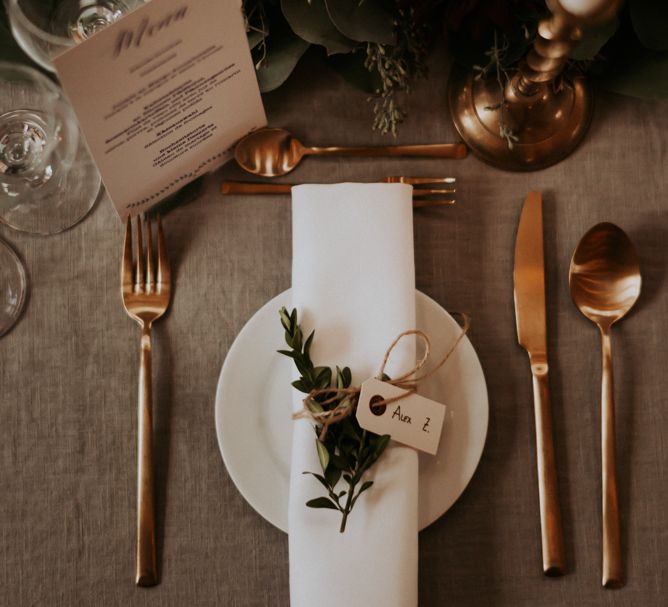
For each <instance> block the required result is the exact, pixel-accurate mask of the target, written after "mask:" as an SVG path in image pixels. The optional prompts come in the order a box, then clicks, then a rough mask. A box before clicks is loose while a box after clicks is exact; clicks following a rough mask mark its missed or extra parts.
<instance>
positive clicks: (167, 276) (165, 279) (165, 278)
mask: <svg viewBox="0 0 668 607" xmlns="http://www.w3.org/2000/svg"><path fill="white" fill-rule="evenodd" d="M171 280H172V278H171V270H170V268H169V260H168V259H167V247H166V246H165V234H164V232H163V231H162V219H161V218H160V215H158V285H159V288H160V290H163V289H164V288H166V289H169V287H170V284H171Z"/></svg>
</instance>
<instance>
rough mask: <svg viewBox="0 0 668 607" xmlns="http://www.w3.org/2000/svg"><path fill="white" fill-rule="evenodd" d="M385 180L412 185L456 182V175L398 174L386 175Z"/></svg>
mask: <svg viewBox="0 0 668 607" xmlns="http://www.w3.org/2000/svg"><path fill="white" fill-rule="evenodd" d="M383 181H385V182H386V183H409V184H411V185H422V184H425V185H426V184H432V183H433V184H436V183H456V182H457V178H456V177H406V176H405V175H398V176H394V177H386V178H385V179H384V180H383Z"/></svg>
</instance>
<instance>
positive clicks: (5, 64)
mask: <svg viewBox="0 0 668 607" xmlns="http://www.w3.org/2000/svg"><path fill="white" fill-rule="evenodd" d="M0 70H13V71H15V72H23V73H24V74H25V75H26V76H30V77H31V78H32V79H33V80H37V81H38V82H41V83H42V84H46V88H48V89H50V90H52V91H53V92H54V93H56V94H57V95H58V96H59V97H64V95H63V90H62V89H61V88H60V86H58V84H57V83H56V82H54V81H53V80H51V78H49V77H48V76H47V75H46V74H44V73H43V72H41V71H40V70H38V69H36V68H34V67H32V66H30V65H25V64H24V63H18V62H16V61H5V60H4V59H0Z"/></svg>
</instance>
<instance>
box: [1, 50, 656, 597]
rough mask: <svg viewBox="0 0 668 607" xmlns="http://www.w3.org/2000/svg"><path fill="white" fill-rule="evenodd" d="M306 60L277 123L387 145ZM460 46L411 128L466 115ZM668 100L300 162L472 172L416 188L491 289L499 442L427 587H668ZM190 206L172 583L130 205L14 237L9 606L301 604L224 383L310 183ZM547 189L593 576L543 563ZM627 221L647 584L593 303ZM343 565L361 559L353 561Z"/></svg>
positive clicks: (471, 278)
mask: <svg viewBox="0 0 668 607" xmlns="http://www.w3.org/2000/svg"><path fill="white" fill-rule="evenodd" d="M312 61H313V60H311V62H310V63H309V62H307V64H306V65H302V66H300V67H298V69H297V72H296V74H295V75H294V77H293V78H291V80H290V81H289V82H288V83H287V85H286V86H285V87H284V88H282V89H281V90H279V91H277V92H274V93H271V94H269V95H267V96H266V106H267V111H268V115H269V120H270V123H271V124H272V125H276V126H283V127H287V128H289V129H290V130H292V131H294V133H296V134H298V135H299V136H300V137H301V138H303V140H304V141H305V142H309V143H313V144H319V143H329V142H331V143H334V144H346V145H347V144H368V143H370V142H373V143H386V142H387V141H388V138H387V137H382V136H380V135H378V134H377V133H374V134H372V133H371V132H370V130H369V125H370V118H371V106H370V104H368V103H367V102H366V100H365V99H366V96H365V95H364V94H363V93H360V92H357V91H356V90H354V89H352V88H351V87H350V86H349V85H348V84H346V83H345V82H344V81H342V80H341V79H340V78H339V77H338V76H336V75H334V74H332V73H331V72H328V71H327V70H322V69H320V68H319V66H318V64H317V63H316V64H314V63H313V62H312ZM446 76H447V65H446V62H445V60H444V59H443V58H442V57H436V58H435V60H434V64H433V65H432V69H431V77H430V78H429V80H427V81H422V82H421V83H420V84H419V86H418V87H417V88H416V91H415V93H414V94H413V96H412V97H411V98H410V116H409V118H408V120H407V121H406V123H405V124H404V125H403V126H402V128H401V131H400V133H399V137H398V142H400V143H415V142H425V143H427V142H442V141H451V140H453V139H454V132H453V127H452V126H451V123H450V120H449V117H448V112H447V108H446V101H445V98H446V95H445V93H446ZM667 132H668V104H667V103H666V102H643V101H638V100H633V99H629V98H623V97H619V96H612V95H603V94H601V95H600V96H599V98H598V102H597V107H596V113H595V116H594V120H593V124H592V126H591V130H590V131H589V133H588V135H587V137H586V140H585V141H584V143H583V145H582V146H581V147H580V148H579V149H578V150H577V151H576V152H575V153H574V154H573V155H572V156H570V157H569V158H568V159H567V160H565V161H563V162H562V163H561V164H559V165H557V166H555V167H552V168H549V169H547V170H543V171H539V172H534V173H525V174H519V173H508V172H502V171H499V170H496V169H494V168H491V167H488V166H486V165H484V164H483V163H481V162H480V161H478V160H477V159H476V158H473V157H470V158H468V159H466V160H464V161H442V160H420V159H418V160H408V159H406V160H401V159H392V160H387V161H378V160H372V159H360V160H355V161H351V160H346V159H312V160H308V161H305V162H304V163H303V164H302V166H301V167H300V168H299V169H298V170H297V171H295V172H294V173H293V174H292V175H291V179H293V180H295V181H298V182H309V181H311V182H313V181H315V182H317V181H326V182H335V181H346V180H359V181H372V180H375V179H377V178H379V177H382V176H385V175H391V174H407V175H454V176H456V177H457V179H458V188H459V193H458V200H457V205H456V206H455V207H450V208H439V209H424V210H420V211H416V212H415V222H414V226H415V262H416V268H417V287H418V288H419V289H420V290H422V291H424V292H425V293H427V294H428V295H430V296H431V297H433V298H434V299H436V301H438V302H439V303H440V304H441V305H443V306H444V307H445V308H446V309H448V310H457V311H465V312H468V313H469V314H470V315H471V317H472V319H473V325H472V328H471V332H470V338H471V341H472V342H473V345H474V347H475V348H476V349H477V351H478V354H479V356H480V359H481V362H482V365H483V368H484V371H485V375H486V379H487V383H488V389H489V395H490V421H489V432H488V437H487V443H486V446H485V450H484V453H483V456H482V460H481V462H480V465H479V467H478V470H477V472H476V474H475V476H474V478H473V480H472V481H471V483H470V485H469V487H468V488H467V489H466V491H465V492H464V494H463V495H462V497H461V498H460V500H459V501H458V502H457V503H456V504H455V505H454V506H453V508H452V509H451V510H450V511H448V512H447V514H446V515H445V516H443V517H442V518H441V519H440V520H439V521H437V522H436V523H435V524H434V525H432V526H431V527H429V528H428V529H426V530H425V531H424V532H422V533H421V534H420V605H421V607H440V606H442V605H455V606H459V605H464V606H465V605H495V606H504V605H509V606H513V607H514V606H518V605H531V606H535V605H544V606H552V605H564V606H571V605H579V606H582V607H584V606H589V605H633V606H637V605H642V606H644V607H649V606H653V605H663V604H665V596H664V595H665V591H666V588H667V587H668V507H667V505H668V482H666V481H667V478H666V473H667V471H668V464H667V462H668V442H667V441H668V438H667V437H668V406H666V403H665V398H666V396H665V395H666V393H668V373H666V369H665V360H666V354H668V341H667V340H666V317H667V315H668V297H667V293H668V291H667V290H666V288H665V287H666V285H665V282H666V281H665V277H666V270H667V263H668V258H667V255H666V252H665V251H666V242H668V205H667V204H666V199H665V192H666V190H667V189H668V173H667V169H668V154H667V145H666V142H667V141H668V136H667V135H666V133H667ZM223 173H224V174H225V175H227V176H229V177H235V178H243V175H242V174H241V173H240V171H239V170H238V169H235V168H234V167H226V168H225V169H224V170H223V171H222V172H219V173H218V174H215V175H211V176H209V177H208V178H207V180H206V190H205V191H204V193H203V194H202V195H201V196H200V197H199V198H197V199H196V200H195V201H193V202H191V203H190V204H188V205H186V206H183V207H181V208H178V209H176V210H174V211H173V212H171V213H170V214H169V215H168V216H167V218H166V220H165V228H166V232H167V238H168V243H169V249H170V257H171V260H172V264H173V266H174V272H175V290H174V298H173V302H172V306H171V310H170V311H169V313H168V315H167V317H166V318H165V319H164V320H162V321H161V322H159V323H157V324H156V326H155V328H154V348H155V350H156V354H155V360H154V381H155V436H156V438H155V441H156V447H155V448H156V452H155V465H156V468H157V504H158V506H157V519H158V551H159V565H160V571H161V577H162V581H161V584H160V585H159V586H157V587H156V588H153V589H139V588H136V587H135V586H134V583H133V572H134V533H135V526H134V525H135V521H134V513H135V481H136V476H135V475H136V465H135V449H136V445H135V442H136V431H137V427H136V389H137V364H138V343H139V334H138V329H137V327H136V325H135V324H134V323H133V322H132V321H131V320H130V319H129V318H128V317H127V316H126V314H125V312H124V310H123V307H122V305H121V300H120V295H119V263H120V254H121V242H122V235H123V226H122V225H121V222H120V221H119V220H118V218H117V216H116V215H115V211H114V210H113V208H112V206H111V204H110V202H109V201H108V200H105V199H103V200H102V201H101V202H100V203H99V204H98V205H97V206H96V208H95V209H94V210H93V212H92V213H91V215H90V216H89V217H88V218H86V219H85V220H84V221H83V223H81V224H80V225H79V226H77V227H76V228H74V229H72V230H70V231H68V232H66V233H64V234H62V235H60V236H55V237H49V238H41V237H34V236H30V235H24V234H19V233H16V232H13V231H11V230H9V229H7V228H2V229H0V235H1V236H2V237H3V238H6V240H8V241H9V242H11V243H12V244H13V246H14V247H15V248H16V249H17V251H18V252H19V253H20V255H21V256H22V257H23V259H24V260H25V263H26V265H27V268H28V273H29V278H30V283H31V290H30V297H29V301H28V304H27V309H26V311H25V314H24V316H23V317H22V319H21V321H20V322H19V324H18V325H17V326H16V327H15V328H14V330H13V331H11V332H10V333H9V334H8V335H6V336H5V337H3V338H2V340H0V385H1V386H2V390H1V391H0V452H1V453H2V459H1V462H2V464H1V465H2V468H1V472H0V555H1V559H0V604H1V605H8V606H19V605H21V606H23V605H25V606H27V605H49V606H55V605H58V606H60V605H63V606H67V607H73V606H75V605H85V606H89V605H104V606H107V605H109V606H118V605H160V606H161V607H162V606H165V607H166V606H178V607H183V606H186V605H193V606H194V605H198V606H199V605H225V606H226V607H242V606H244V607H245V606H248V607H250V606H257V607H259V606H271V607H276V606H278V607H280V606H285V605H288V602H289V599H288V549H287V536H286V535H284V534H283V533H282V532H281V531H278V530H277V529H275V528H274V527H272V526H271V525H270V524H269V523H267V522H266V521H264V520H263V519H262V518H261V517H260V516H259V515H258V514H256V513H255V511H254V510H253V509H252V508H251V507H250V506H249V505H248V504H247V503H246V502H245V501H244V499H243V498H242V497H241V495H240V494H239V493H238V492H237V490H236V488H235V487H234V485H233V483H232V481H231V480H230V478H229V476H228V474H227V472H226V470H225V467H224V465H223V462H222V460H221V457H220V453H219V450H218V444H217V442H216V433H215V428H214V396H215V391H216V383H217V381H218V375H219V372H220V368H221V365H222V363H223V360H224V358H225V355H226V353H227V351H228V349H229V347H230V345H231V343H232V341H233V339H234V337H235V336H236V335H237V333H238V332H239V330H240V329H241V328H242V326H243V325H244V323H245V322H246V321H247V320H248V319H249V318H250V317H251V316H252V315H253V313H254V312H255V311H256V310H257V309H258V308H260V307H261V306H262V304H264V303H265V302H266V301H267V300H268V299H270V298H271V297H273V296H274V295H276V294H277V293H279V292H281V291H282V290H284V289H286V288H288V287H289V286H290V262H291V226H290V201H289V198H287V197H283V198H279V197H266V198H261V197H233V198H232V197H230V198H223V197H221V196H220V195H219V194H218V192H217V188H218V185H219V182H220V178H221V175H222V174H223ZM532 189H536V190H541V191H542V192H543V195H544V215H545V256H546V265H547V304H548V331H549V355H550V363H551V366H550V371H551V378H550V386H551V396H552V405H553V418H554V428H555V437H556V454H557V464H558V473H559V485H560V491H561V504H562V510H563V517H564V526H565V541H566V550H567V557H568V574H567V575H566V576H565V577H563V578H558V579H550V578H545V577H544V576H543V575H542V574H541V567H540V536H539V521H538V492H537V484H536V470H535V456H534V453H535V439H534V420H533V408H532V392H531V379H530V373H529V367H528V362H527V358H526V355H525V353H524V351H523V350H522V349H521V348H520V347H519V346H518V345H517V340H516V333H515V322H514V312H513V291H512V269H513V248H514V239H515V231H516V226H517V221H518V217H519V212H520V207H521V204H522V201H523V200H524V197H525V196H526V193H527V192H528V191H529V190H532ZM605 220H610V221H614V222H615V223H617V224H618V225H620V226H622V227H623V228H624V229H625V230H626V231H627V232H628V234H629V235H630V236H631V238H632V239H633V241H634V242H635V243H636V244H637V247H638V252H639V256H640V260H641V263H642V272H643V292H642V296H641V298H640V300H639V302H638V305H637V309H635V310H634V311H633V313H632V314H630V315H629V317H628V318H627V319H626V320H625V321H624V322H623V323H621V324H620V325H619V326H618V327H616V328H615V331H614V342H615V343H614V347H615V365H616V367H615V372H616V378H615V379H616V384H615V387H616V395H617V416H618V417H617V421H618V433H617V440H618V458H619V465H618V475H619V491H620V507H621V515H622V544H623V552H624V560H625V563H626V573H627V577H628V583H627V585H626V587H625V588H624V589H622V590H619V591H606V590H603V589H601V587H600V566H601V565H600V553H601V537H600V493H601V490H600V480H599V479H600V455H599V453H600V450H599V434H600V431H599V389H600V388H599V385H600V384H599V373H600V361H599V356H600V354H599V337H598V334H597V331H596V329H595V328H594V326H593V325H591V324H590V323H589V322H588V321H586V320H585V318H584V317H583V316H581V315H580V313H579V312H578V311H577V310H576V309H575V307H574V306H573V304H572V302H571V300H570V296H569V293H568V278H567V274H568V266H569V261H570V256H571V254H572V251H573V249H574V247H575V245H576V244H577V242H578V240H579V238H580V237H581V236H582V234H584V232H585V231H586V230H587V229H588V228H589V227H590V226H592V225H593V224H595V223H597V222H599V221H605ZM341 579H342V583H345V582H344V580H345V576H344V577H343V578H341Z"/></svg>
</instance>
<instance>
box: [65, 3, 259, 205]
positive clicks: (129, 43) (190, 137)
mask: <svg viewBox="0 0 668 607" xmlns="http://www.w3.org/2000/svg"><path fill="white" fill-rule="evenodd" d="M54 65H55V66H56V70H57V72H58V76H59V78H60V81H61V83H62V86H63V89H64V90H65V92H66V93H67V95H68V97H69V98H70V101H71V102H72V106H73V107H74V110H75V112H76V114H77V117H78V119H79V124H80V126H81V130H82V131H83V134H84V136H85V138H86V141H87V143H88V147H89V149H90V152H91V154H92V156H93V158H94V160H95V162H96V164H97V166H98V168H99V170H100V174H101V175H102V180H103V181H104V185H105V187H106V189H107V191H108V193H109V196H110V197H111V199H112V201H113V202H114V205H115V207H116V210H117V211H118V213H119V214H120V216H121V217H122V218H125V217H126V216H127V215H128V214H130V213H135V212H140V211H142V210H143V209H145V208H148V207H151V206H153V205H154V204H155V203H157V202H158V201H159V200H160V199H162V198H164V197H165V196H167V195H168V194H170V193H172V192H174V191H176V190H178V189H179V188H181V187H183V186H184V185H185V184H186V183H188V182H189V181H192V180H193V179H195V178H196V177H198V176H200V175H202V174H203V173H206V172H208V171H212V170H214V169H216V168H217V167H219V166H220V165H222V164H223V163H225V162H226V161H227V160H229V159H230V158H231V157H232V148H233V146H234V143H235V142H236V141H237V140H238V139H240V138H241V137H243V136H244V135H246V134H247V133H248V132H250V131H252V130H254V129H257V128H259V127H262V126H265V125H266V124H267V119H266V116H265V113H264V108H263V106H262V100H261V98H260V91H259V88H258V84H257V79H256V77H255V69H254V67H253V62H252V59H251V55H250V50H249V47H248V41H247V38H246V29H245V25H244V19H243V15H242V11H241V2H240V0H152V1H151V2H148V3H147V4H145V5H143V6H141V7H140V8H138V9H136V10H134V11H132V12H131V13H129V14H128V15H126V16H124V17H123V18H122V19H120V20H119V21H117V22H116V23H114V24H113V25H110V26H109V27H107V28H105V29H103V30H102V31H100V32H98V33H97V34H95V35H94V36H92V37H91V38H89V39H88V40H86V41H84V42H82V43H81V44H79V45H77V46H74V47H72V48H71V49H69V50H67V51H65V52H64V53H62V54H61V55H59V56H58V57H56V58H55V59H54Z"/></svg>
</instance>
